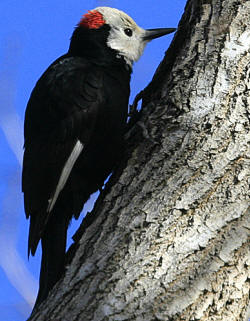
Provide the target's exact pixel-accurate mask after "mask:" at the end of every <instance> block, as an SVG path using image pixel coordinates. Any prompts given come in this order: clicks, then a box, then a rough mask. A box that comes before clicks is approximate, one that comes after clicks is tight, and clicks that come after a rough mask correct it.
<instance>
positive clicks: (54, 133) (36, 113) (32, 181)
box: [22, 56, 104, 255]
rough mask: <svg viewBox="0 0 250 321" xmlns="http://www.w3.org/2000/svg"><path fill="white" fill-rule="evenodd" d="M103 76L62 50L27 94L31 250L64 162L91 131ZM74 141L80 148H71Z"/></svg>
mask: <svg viewBox="0 0 250 321" xmlns="http://www.w3.org/2000/svg"><path fill="white" fill-rule="evenodd" d="M102 79H103V77H102V72H101V69H100V68H97V67H95V66H93V65H92V64H90V63H89V62H87V61H86V60H84V59H82V58H78V57H66V56H65V57H61V58H59V59H58V60H57V61H55V62H54V63H53V64H52V65H51V66H50V67H49V68H48V69H47V71H46V72H45V73H44V74H43V75H42V77H41V78H40V79H39V81H38V82H37V84H36V86H35V88H34V90H33V92H32V94H31V97H30V100H29V102H28V105H27V109H26V114H25V125H24V136H25V145H24V147H25V151H24V160H23V174H22V189H23V192H24V206H25V212H26V216H27V218H28V217H30V232H29V245H28V251H29V252H30V251H31V253H32V255H34V254H35V251H36V247H37V244H38V242H39V240H40V238H41V235H42V233H43V231H44V228H45V226H46V223H47V221H48V219H49V216H50V213H51V210H52V208H53V206H54V204H55V203H56V200H57V197H58V195H55V194H59V193H60V190H59V191H58V190H57V187H58V183H59V181H60V179H61V178H62V176H63V175H62V172H63V171H64V170H65V164H67V161H68V162H69V158H70V157H72V154H74V153H76V152H77V153H78V155H77V154H75V155H73V157H74V156H75V158H77V157H78V156H79V153H80V152H81V151H82V149H83V148H84V145H86V144H87V143H88V141H89V139H90V137H91V134H92V131H93V128H94V125H95V121H96V117H97V113H98V109H99V108H100V105H101V104H103V103H104V102H103V98H102V97H103V96H104V95H102V94H101V93H102V85H103V80H102ZM77 144H78V147H81V148H80V149H79V148H78V150H77V151H76V152H74V150H75V149H77ZM71 164H72V163H71ZM73 165H74V163H73ZM70 170H71V168H69V169H68V171H69V172H70ZM68 174H69V173H67V175H68ZM63 179H64V181H65V179H66V180H67V177H63ZM64 184H65V182H64ZM51 202H53V203H51ZM72 215H73V213H72Z"/></svg>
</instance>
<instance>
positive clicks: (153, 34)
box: [143, 28, 176, 41]
mask: <svg viewBox="0 0 250 321" xmlns="http://www.w3.org/2000/svg"><path fill="white" fill-rule="evenodd" d="M175 30H176V28H158V29H146V30H145V34H144V36H143V40H146V41H150V40H152V39H155V38H159V37H162V36H165V35H167V34H169V33H172V32H175Z"/></svg>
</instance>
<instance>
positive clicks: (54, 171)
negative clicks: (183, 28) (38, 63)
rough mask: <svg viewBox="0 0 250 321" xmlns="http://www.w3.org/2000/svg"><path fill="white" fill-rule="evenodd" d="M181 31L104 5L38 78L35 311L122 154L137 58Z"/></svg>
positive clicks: (29, 188) (33, 173)
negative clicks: (75, 224)
mask: <svg viewBox="0 0 250 321" xmlns="http://www.w3.org/2000/svg"><path fill="white" fill-rule="evenodd" d="M174 31H175V29H174V28H161V29H147V30H145V29H142V28H141V27H139V26H137V24H136V23H135V22H134V20H133V19H132V18H130V17H129V16H128V15H127V14H125V13H124V12H122V11H120V10H118V9H114V8H109V7H97V8H96V9H94V10H91V11H88V13H86V14H85V15H83V17H82V19H81V20H80V22H79V23H78V25H77V26H76V28H75V30H74V32H73V35H72V37H71V41H70V46H69V50H68V52H67V53H66V54H64V55H63V56H61V57H60V58H58V59H57V60H55V61H54V62H53V63H52V64H51V65H50V66H49V67H48V69H47V70H46V71H45V72H44V73H43V75H42V76H41V78H40V79H39V80H38V82H37V83H36V85H35V87H34V89H33V91H32V93H31V96H30V99H29V101H28V104H27V108H26V112H25V123H24V138H25V143H24V159H23V173H22V190H23V193H24V207H25V213H26V217H27V218H29V219H30V227H29V239H28V256H29V255H30V253H31V254H32V255H35V252H36V249H37V246H38V243H39V241H40V240H41V244H42V260H41V270H40V281H39V292H38V296H37V299H36V303H35V308H36V307H37V306H38V305H39V304H40V303H41V302H42V301H44V300H45V298H46V297H47V296H48V293H49V291H50V290H51V289H52V287H53V286H54V285H55V283H56V282H57V281H58V280H59V279H60V277H61V276H62V273H63V271H64V260H65V249H66V237H67V228H68V225H69V222H70V220H71V219H72V218H73V217H75V218H78V216H79V214H80V212H81V210H82V208H83V205H84V203H85V202H86V201H87V200H88V198H89V196H90V195H91V194H92V193H94V192H95V191H97V190H98V189H99V188H100V187H101V186H102V185H103V183H104V180H105V179H106V178H107V176H108V175H109V174H110V173H111V172H112V170H113V169H114V166H115V165H116V163H117V161H118V159H119V156H120V154H121V151H122V146H123V136H124V133H125V128H126V123H127V112H128V99H129V94H130V76H131V72H132V65H133V63H134V62H135V61H137V60H138V59H139V57H140V56H141V55H142V53H143V49H144V47H145V45H146V44H147V43H148V42H149V41H150V40H152V39H154V38H158V37H161V36H163V35H166V34H169V33H171V32H174Z"/></svg>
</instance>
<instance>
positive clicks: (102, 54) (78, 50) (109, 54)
mask: <svg viewBox="0 0 250 321" xmlns="http://www.w3.org/2000/svg"><path fill="white" fill-rule="evenodd" d="M108 35H109V27H108V26H107V25H105V26H103V27H101V28H99V29H86V28H83V27H77V28H76V29H75V31H74V32H73V35H72V37H71V42H70V47H69V51H68V55H70V56H78V57H84V58H86V59H89V60H91V61H92V62H93V63H96V64H99V65H106V66H108V65H112V66H114V65H117V66H120V67H124V68H126V69H127V70H128V71H129V72H131V71H132V69H131V67H130V66H129V65H128V64H127V62H126V61H125V59H124V57H122V56H120V55H119V54H118V53H117V52H116V51H115V50H113V49H111V48H110V47H108V46H107V38H108Z"/></svg>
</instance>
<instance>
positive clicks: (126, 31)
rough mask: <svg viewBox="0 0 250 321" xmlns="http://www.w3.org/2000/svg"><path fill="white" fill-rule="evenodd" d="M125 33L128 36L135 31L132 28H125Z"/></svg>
mask: <svg viewBox="0 0 250 321" xmlns="http://www.w3.org/2000/svg"><path fill="white" fill-rule="evenodd" d="M124 33H125V34H126V35H127V36H128V37H131V36H132V34H133V31H132V30H131V29H130V28H126V29H124Z"/></svg>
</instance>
